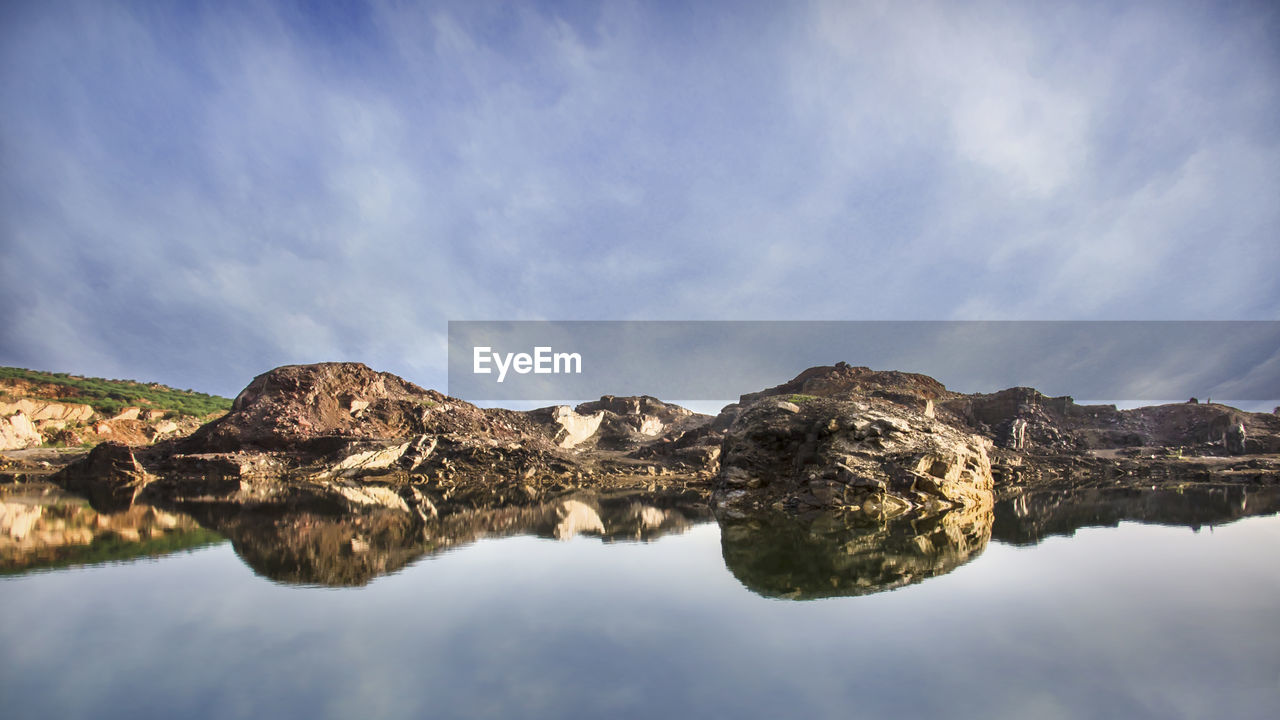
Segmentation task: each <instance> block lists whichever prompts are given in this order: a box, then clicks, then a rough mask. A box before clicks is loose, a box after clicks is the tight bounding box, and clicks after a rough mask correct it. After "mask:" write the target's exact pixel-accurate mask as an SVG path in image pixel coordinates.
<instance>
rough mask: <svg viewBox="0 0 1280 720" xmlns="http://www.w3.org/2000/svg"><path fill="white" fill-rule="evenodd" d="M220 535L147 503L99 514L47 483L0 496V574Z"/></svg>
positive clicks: (175, 546) (158, 550)
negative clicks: (43, 488)
mask: <svg viewBox="0 0 1280 720" xmlns="http://www.w3.org/2000/svg"><path fill="white" fill-rule="evenodd" d="M219 539H220V538H219V537H218V536H217V535H216V534H215V533H212V532H209V531H207V530H203V529H201V528H200V526H199V525H197V524H196V522H195V521H194V520H192V519H191V518H189V517H187V516H185V515H181V514H178V513H171V512H165V511H163V510H159V509H157V508H154V507H149V506H146V505H134V506H132V507H130V508H128V509H127V510H124V511H123V512H118V513H100V512H98V511H97V510H94V509H93V508H91V507H89V506H88V505H87V504H86V503H85V501H84V500H82V499H80V498H75V497H71V496H66V495H62V494H60V493H56V492H50V489H48V488H47V486H46V489H45V490H44V491H43V492H37V491H34V490H27V489H25V488H23V487H21V486H14V487H10V488H6V489H5V492H4V494H3V496H2V497H0V572H24V571H28V570H34V569H39V568H49V567H62V566H67V565H82V564H88V563H96V562H106V561H110V560H126V559H129V558H133V557H140V556H155V555H163V554H167V553H170V552H174V551H177V550H181V549H186V548H191V547H199V546H202V545H207V544H209V543H211V542H216V541H217V540H219Z"/></svg>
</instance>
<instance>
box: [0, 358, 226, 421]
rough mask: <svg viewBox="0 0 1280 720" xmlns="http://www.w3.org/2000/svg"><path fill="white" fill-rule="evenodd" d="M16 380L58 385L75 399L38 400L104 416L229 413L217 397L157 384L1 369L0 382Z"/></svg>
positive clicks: (223, 402)
mask: <svg viewBox="0 0 1280 720" xmlns="http://www.w3.org/2000/svg"><path fill="white" fill-rule="evenodd" d="M8 379H16V380H26V381H27V382H32V383H47V384H50V385H61V386H63V387H67V388H71V389H72V390H74V391H75V396H74V397H62V398H57V397H50V398H40V399H43V400H53V401H58V402H78V403H84V404H86V405H89V406H92V407H93V409H94V410H96V411H98V412H99V413H102V414H103V415H108V416H110V415H115V414H116V413H118V412H120V411H121V410H122V409H124V408H126V407H130V406H136V407H140V408H143V409H147V410H166V411H168V412H171V413H173V416H174V417H176V416H179V415H190V416H193V417H205V416H207V415H211V414H213V413H218V412H226V411H228V410H230V409H231V400H230V399H228V398H224V397H219V396H217V395H206V394H204V393H201V392H196V391H194V390H175V389H173V388H171V387H166V386H164V385H159V384H155V383H152V384H146V383H140V382H136V381H133V380H106V379H103V378H86V377H79V376H76V375H68V374H67V373H47V372H41V371H39V370H26V369H23V368H13V367H0V381H3V380H8Z"/></svg>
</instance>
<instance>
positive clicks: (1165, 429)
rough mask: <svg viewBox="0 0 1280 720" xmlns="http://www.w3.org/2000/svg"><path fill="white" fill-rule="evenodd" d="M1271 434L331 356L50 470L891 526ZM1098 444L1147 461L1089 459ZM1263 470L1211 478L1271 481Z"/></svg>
mask: <svg viewBox="0 0 1280 720" xmlns="http://www.w3.org/2000/svg"><path fill="white" fill-rule="evenodd" d="M148 419H152V420H153V419H155V418H148ZM113 422H116V423H117V424H122V423H139V422H144V418H143V415H142V413H141V412H140V413H139V415H138V418H136V419H132V420H130V419H127V418H125V419H118V420H114V421H113ZM1277 438H1280V418H1278V417H1275V416H1272V415H1259V414H1252V413H1240V412H1239V411H1236V410H1234V409H1230V408H1224V407H1223V406H1221V405H1214V404H1212V403H1196V404H1179V405H1176V406H1162V407H1157V408H1143V409H1139V410H1132V411H1119V410H1116V409H1115V408H1114V407H1112V406H1079V405H1076V404H1075V403H1074V402H1073V401H1072V399H1071V398H1069V397H1060V398H1048V397H1045V396H1044V395H1042V394H1040V393H1038V392H1037V391H1035V390H1033V389H1030V388H1011V389H1009V390H1004V391H1001V392H998V393H991V394H986V395H961V394H958V393H954V392H951V391H949V390H947V389H946V388H945V387H944V386H943V385H942V384H941V383H939V382H937V381H936V380H933V379H932V378H928V377H925V376H922V375H915V374H911V373H900V372H892V371H873V370H869V369H867V368H860V367H853V366H849V365H846V364H838V365H834V366H827V367H819V368H811V369H809V370H806V371H805V372H803V373H801V374H800V375H799V376H797V377H796V378H795V379H793V380H791V381H789V382H787V383H783V384H781V385H778V386H776V387H774V388H770V389H768V390H764V391H761V392H758V393H751V394H748V395H744V396H743V397H742V398H741V399H740V400H739V402H738V403H735V404H733V405H730V406H727V407H726V408H725V409H724V410H723V411H722V412H721V413H720V415H719V416H717V417H715V418H711V417H708V416H705V415H699V414H696V413H693V412H690V411H689V410H687V409H685V408H681V407H679V406H677V405H672V404H669V403H664V402H662V401H660V400H657V399H656V398H652V397H647V396H638V397H615V396H604V397H601V398H600V399H599V400H596V401H592V402H588V403H582V404H580V405H578V406H577V407H576V408H570V407H568V406H559V407H552V408H543V409H541V410H535V411H530V412H516V411H511V410H501V409H481V408H478V407H476V406H474V405H472V404H470V403H467V402H464V401H462V400H459V399H457V398H451V397H448V396H446V395H443V394H441V393H439V392H435V391H432V390H425V389H423V388H420V387H418V386H416V385H414V384H412V383H409V382H406V381H405V380H403V379H401V378H398V377H396V376H394V375H390V374H388V373H380V372H376V371H374V370H371V369H369V368H368V367H365V366H364V365H361V364H358V363H324V364H319V365H296V366H286V367H281V368H277V369H275V370H272V371H271V372H268V373H264V374H263V375H260V376H258V377H257V378H255V379H254V380H253V382H251V383H250V384H249V386H247V387H246V388H245V390H244V391H243V392H241V393H240V395H239V396H238V397H237V398H236V399H235V401H234V403H233V407H232V410H231V412H229V413H228V414H226V415H225V416H223V417H221V418H219V419H217V420H215V421H213V422H211V423H209V424H207V425H205V426H204V427H202V428H200V430H198V431H197V432H195V433H193V434H192V435H191V436H190V437H187V438H180V439H171V440H162V441H161V442H159V443H157V444H155V445H154V446H151V447H139V448H134V449H133V450H129V449H128V448H123V449H122V446H109V447H108V448H107V449H104V450H102V452H101V453H95V454H92V455H90V456H89V457H88V458H87V459H86V460H84V461H82V462H81V463H79V464H77V465H75V466H73V467H71V468H68V469H67V470H65V471H63V472H62V473H59V474H58V475H57V476H55V477H56V479H57V482H59V483H61V484H63V485H64V486H65V487H68V488H72V489H76V490H77V491H80V492H84V493H85V494H87V495H89V496H90V497H91V498H93V499H94V502H95V505H97V504H98V503H103V504H112V503H122V502H136V501H145V502H153V503H157V504H161V505H163V506H165V507H172V508H179V509H184V510H194V509H195V508H199V507H206V506H214V505H217V506H228V505H229V506H236V507H250V506H251V507H255V508H266V507H270V508H273V509H275V510H288V511H301V510H305V511H308V512H317V513H337V514H341V513H365V514H368V513H380V512H384V511H385V512H392V513H399V514H402V515H404V516H405V517H406V518H407V521H408V522H410V523H411V524H413V523H417V524H419V525H422V524H426V523H429V522H434V521H436V520H442V519H445V518H448V517H450V516H453V515H456V514H458V513H466V512H473V511H488V510H494V509H497V508H502V507H518V508H519V507H528V506H532V505H541V504H546V503H549V502H554V501H558V499H560V498H563V497H565V496H566V495H567V494H570V493H574V492H580V491H583V490H595V491H611V492H613V491H636V490H644V491H649V492H654V491H660V490H662V489H664V488H665V489H673V488H679V489H681V490H688V491H691V492H694V493H697V494H700V495H701V496H704V497H710V496H714V501H715V503H716V506H717V508H719V510H720V511H721V512H723V513H724V514H726V516H735V515H743V516H745V515H749V514H752V513H756V512H759V511H761V510H769V511H777V512H787V513H793V514H804V513H806V512H809V511H813V510H824V509H839V510H841V511H844V512H856V513H859V514H862V515H866V516H868V517H874V518H879V519H883V518H889V517H897V516H904V515H908V514H910V515H936V514H939V513H941V512H943V511H946V510H951V509H956V508H967V509H975V510H981V509H982V508H988V507H990V506H991V504H992V502H993V490H994V489H995V486H996V484H997V482H999V483H1000V484H1003V485H1023V484H1027V485H1030V484H1036V483H1041V482H1042V481H1044V482H1047V481H1061V480H1066V481H1070V479H1071V478H1072V477H1073V476H1075V475H1078V474H1079V473H1081V472H1093V471H1095V470H1099V471H1103V472H1107V473H1114V474H1115V476H1116V477H1117V478H1123V477H1128V478H1130V479H1131V480H1132V481H1133V482H1137V481H1138V480H1139V479H1141V481H1142V482H1146V481H1147V480H1148V479H1150V476H1151V473H1146V474H1145V475H1144V472H1145V470H1144V468H1145V469H1150V468H1155V467H1158V466H1160V464H1161V463H1162V462H1164V461H1163V460H1157V459H1156V456H1157V454H1159V456H1160V457H1162V458H1165V457H1167V458H1170V461H1179V462H1181V461H1182V458H1181V457H1180V456H1174V455H1173V454H1172V448H1170V447H1169V446H1170V445H1171V444H1173V443H1176V442H1181V441H1186V442H1187V443H1192V442H1195V443H1199V445H1195V446H1194V447H1189V448H1188V456H1191V455H1197V454H1199V455H1202V456H1208V455H1210V454H1212V453H1218V454H1222V453H1227V452H1241V451H1243V452H1246V453H1252V452H1259V451H1261V452H1272V451H1280V444H1277ZM1143 443H1161V444H1162V445H1161V447H1164V448H1166V449H1168V451H1167V452H1166V451H1162V452H1161V453H1155V452H1150V451H1148V450H1147V449H1145V448H1143V447H1142V445H1143ZM1107 449H1110V450H1115V451H1117V452H1118V451H1120V450H1123V451H1124V452H1126V453H1129V452H1133V453H1138V451H1139V450H1142V453H1141V454H1137V455H1134V456H1133V457H1124V458H1120V457H1114V455H1115V453H1112V455H1113V456H1105V457H1104V456H1103V455H1100V454H1099V453H1100V452H1103V451H1106V450H1107ZM1197 451H1200V452H1197ZM1252 457H1253V456H1251V455H1246V456H1243V457H1242V458H1241V460H1242V461H1249V462H1253V461H1254V460H1252V459H1250V458H1252ZM1209 459H1211V458H1209ZM1259 462H1262V464H1261V465H1257V466H1256V467H1254V466H1249V467H1247V468H1246V469H1245V470H1238V469H1215V468H1213V467H1206V469H1205V471H1204V472H1205V476H1206V477H1211V476H1212V477H1218V478H1221V477H1225V475H1224V472H1226V471H1228V470H1229V472H1231V473H1235V474H1234V475H1232V477H1238V478H1245V477H1249V478H1252V477H1255V476H1259V477H1267V476H1273V475H1274V474H1275V473H1274V467H1275V466H1274V465H1273V464H1267V463H1268V462H1269V461H1265V460H1262V461H1259ZM1113 464H1114V467H1113ZM1247 473H1252V475H1250V474H1247ZM95 478H98V479H95ZM1250 481H1251V482H1252V480H1250ZM1117 482H1128V481H1123V480H1117ZM572 518H577V520H572V521H571V522H570V525H574V526H577V523H578V521H579V520H581V523H582V527H588V526H594V524H593V523H592V522H591V519H590V517H589V513H587V512H586V511H585V510H583V509H582V508H578V509H577V510H576V511H574V512H570V513H569V514H568V515H566V517H565V518H561V520H566V519H572Z"/></svg>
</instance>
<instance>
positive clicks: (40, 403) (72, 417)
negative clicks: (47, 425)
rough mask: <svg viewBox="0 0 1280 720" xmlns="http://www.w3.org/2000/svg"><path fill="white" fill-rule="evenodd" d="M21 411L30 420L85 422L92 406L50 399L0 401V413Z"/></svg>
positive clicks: (89, 416) (9, 413) (88, 417)
mask: <svg viewBox="0 0 1280 720" xmlns="http://www.w3.org/2000/svg"><path fill="white" fill-rule="evenodd" d="M19 412H20V413H22V414H24V415H26V416H27V417H28V418H30V419H31V421H32V422H36V423H38V422H42V421H52V422H63V423H69V424H72V423H86V422H89V420H90V419H91V418H92V417H93V408H91V407H89V406H88V405H83V404H80V403H60V402H54V401H52V400H36V399H32V398H21V399H19V400H16V401H14V402H4V403H0V415H12V414H14V413H19Z"/></svg>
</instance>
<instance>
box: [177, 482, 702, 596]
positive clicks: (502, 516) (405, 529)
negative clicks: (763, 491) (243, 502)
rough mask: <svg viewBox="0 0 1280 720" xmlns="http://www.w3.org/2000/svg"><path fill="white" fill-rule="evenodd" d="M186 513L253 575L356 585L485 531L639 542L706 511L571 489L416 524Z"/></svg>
mask: <svg viewBox="0 0 1280 720" xmlns="http://www.w3.org/2000/svg"><path fill="white" fill-rule="evenodd" d="M191 512H193V513H194V514H195V515H196V517H197V518H199V520H200V522H201V523H202V524H204V525H206V526H208V527H211V528H215V529H217V531H218V532H219V533H221V534H223V535H225V536H226V537H228V538H230V539H231V542H232V545H233V547H234V548H235V551H236V553H237V554H238V555H239V556H240V557H241V559H243V560H244V561H245V563H246V564H247V565H249V567H250V568H252V569H253V570H254V572H256V573H258V574H259V575H262V576H264V577H267V578H269V579H271V580H275V581H278V582H284V583H293V584H306V585H326V586H335V587H337V586H353V585H364V584H367V583H368V582H370V581H371V580H373V579H374V578H376V577H379V576H381V575H385V574H388V573H392V572H395V571H397V570H399V569H401V568H403V567H404V566H406V565H408V564H409V563H411V562H413V561H414V560H416V559H418V558H419V557H422V556H424V555H431V554H435V553H439V552H442V551H445V550H448V549H450V548H453V547H457V546H461V545H466V544H469V543H473V542H476V541H478V540H482V539H485V538H496V537H506V536H511V535H534V536H537V537H544V538H551V539H556V540H568V539H570V538H573V537H576V536H579V535H585V536H593V537H598V538H600V539H602V540H604V541H605V542H617V541H649V540H653V539H656V538H658V537H662V536H663V535H668V534H673V533H682V532H684V531H686V530H688V529H689V528H690V527H692V526H693V525H694V524H695V523H698V522H704V521H706V520H708V519H709V518H710V511H709V510H708V508H707V506H706V505H705V503H703V502H702V500H701V498H700V497H699V496H698V495H696V494H693V493H689V494H673V495H666V496H662V495H638V494H622V495H608V494H597V493H591V492H579V493H574V494H572V495H569V496H565V497H562V498H559V499H557V500H556V501H554V502H547V503H542V504H537V505H530V506H511V507H498V508H490V509H483V510H466V511H459V512H454V513H452V514H449V515H445V516H443V517H441V518H439V519H437V520H434V521H431V522H428V523H425V524H424V523H421V522H419V521H418V520H417V519H415V518H414V517H413V516H411V515H409V514H407V513H404V512H397V511H394V510H370V511H367V512H363V513H359V514H345V515H329V514H322V513H315V512H296V511H294V512H287V513H286V512H280V511H270V512H268V511H256V512H255V511H245V510H242V509H238V508H228V507H216V506H215V507H203V508H194V509H192V510H191Z"/></svg>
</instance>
